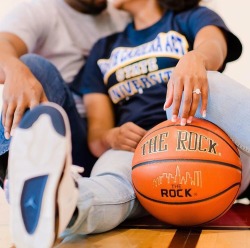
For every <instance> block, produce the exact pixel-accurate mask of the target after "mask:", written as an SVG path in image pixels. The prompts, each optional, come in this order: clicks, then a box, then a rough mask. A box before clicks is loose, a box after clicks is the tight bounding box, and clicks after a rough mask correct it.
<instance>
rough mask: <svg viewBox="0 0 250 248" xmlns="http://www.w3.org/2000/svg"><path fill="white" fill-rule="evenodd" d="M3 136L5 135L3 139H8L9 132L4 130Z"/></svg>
mask: <svg viewBox="0 0 250 248" xmlns="http://www.w3.org/2000/svg"><path fill="white" fill-rule="evenodd" d="M4 137H5V139H7V140H8V139H10V134H9V132H4Z"/></svg>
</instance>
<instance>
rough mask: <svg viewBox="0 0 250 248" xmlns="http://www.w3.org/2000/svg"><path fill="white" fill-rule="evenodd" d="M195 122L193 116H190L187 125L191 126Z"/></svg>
mask: <svg viewBox="0 0 250 248" xmlns="http://www.w3.org/2000/svg"><path fill="white" fill-rule="evenodd" d="M192 121H193V116H189V117H188V119H187V123H188V124H190V123H191V122H192Z"/></svg>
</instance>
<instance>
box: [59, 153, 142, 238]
mask: <svg viewBox="0 0 250 248" xmlns="http://www.w3.org/2000/svg"><path fill="white" fill-rule="evenodd" d="M132 158H133V153H132V152H127V151H118V150H109V151H107V152H105V153H104V154H103V155H102V156H101V157H100V158H99V159H98V160H97V162H96V164H95V165H94V167H93V170H92V172H91V177H90V178H85V177H83V178H80V179H79V180H78V185H79V200H78V210H79V216H78V218H77V220H76V222H75V224H74V225H73V226H72V227H71V228H69V229H67V230H66V231H65V232H64V234H63V236H66V235H67V234H72V233H78V234H89V233H100V232H105V231H108V230H111V229H113V228H115V227H116V226H118V225H119V224H120V223H121V222H123V221H124V220H125V219H127V218H129V217H137V216H141V215H145V214H147V212H146V211H145V210H144V208H142V206H141V205H140V204H139V202H138V200H137V199H136V197H135V192H134V189H133V185H132V179H131V170H132V166H131V165H132Z"/></svg>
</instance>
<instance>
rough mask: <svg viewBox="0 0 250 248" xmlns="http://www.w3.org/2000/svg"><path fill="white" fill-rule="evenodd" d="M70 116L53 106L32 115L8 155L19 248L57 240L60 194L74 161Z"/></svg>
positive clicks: (18, 131) (44, 106) (13, 221)
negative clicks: (67, 168)
mask: <svg viewBox="0 0 250 248" xmlns="http://www.w3.org/2000/svg"><path fill="white" fill-rule="evenodd" d="M69 135H70V129H69V123H68V119H67V116H66V114H65V113H64V112H63V111H62V110H61V109H60V108H59V107H58V106H57V105H55V104H52V103H49V104H42V105H39V106H38V107H36V108H34V109H33V110H31V111H30V112H28V113H27V114H26V115H25V116H24V117H23V119H22V121H21V122H20V125H19V127H18V128H17V129H16V130H15V135H14V136H13V138H12V141H11V144H10V153H9V180H10V181H9V184H10V187H9V188H10V189H9V190H10V203H11V204H10V207H11V232H12V238H13V242H14V243H15V244H16V247H17V248H32V247H35V248H49V247H52V246H53V244H54V242H55V238H56V235H57V233H56V232H57V230H56V228H57V227H56V209H57V203H56V201H57V191H58V185H59V182H60V179H61V177H62V173H63V170H64V167H65V165H66V164H67V163H68V162H69V161H68V159H69V157H70V158H71V156H68V154H70V153H71V143H70V137H69Z"/></svg>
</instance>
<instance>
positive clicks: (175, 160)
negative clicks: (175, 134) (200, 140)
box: [132, 158, 242, 171]
mask: <svg viewBox="0 0 250 248" xmlns="http://www.w3.org/2000/svg"><path fill="white" fill-rule="evenodd" d="M171 162H202V163H207V164H219V165H223V166H227V167H231V168H234V169H236V170H239V171H242V168H239V167H237V166H236V165H234V164H230V163H225V162H221V161H216V160H206V159H204V160H203V159H193V158H190V159H157V160H150V161H145V162H142V163H139V164H136V165H134V166H133V167H132V170H134V169H136V168H137V167H140V166H144V165H150V164H154V163H156V164H157V163H171Z"/></svg>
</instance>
